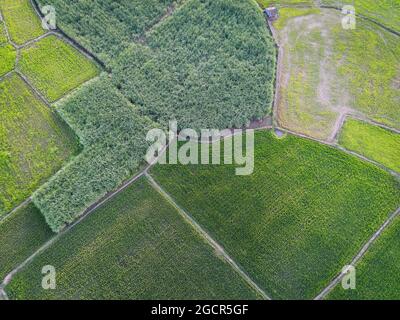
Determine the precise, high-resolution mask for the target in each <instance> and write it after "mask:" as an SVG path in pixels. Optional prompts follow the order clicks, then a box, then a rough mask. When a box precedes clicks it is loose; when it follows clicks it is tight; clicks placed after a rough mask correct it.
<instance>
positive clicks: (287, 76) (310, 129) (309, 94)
mask: <svg viewBox="0 0 400 320" xmlns="http://www.w3.org/2000/svg"><path fill="white" fill-rule="evenodd" d="M313 10H314V9H313ZM281 11H282V12H283V15H284V17H288V16H291V15H294V16H296V15H297V17H293V18H288V19H286V18H285V19H284V20H283V21H284V22H282V20H281V21H279V20H278V21H277V22H276V23H275V24H278V27H279V28H278V35H279V42H280V45H281V46H282V48H283V52H284V54H283V58H282V64H283V65H282V77H281V80H280V84H279V89H278V90H279V93H280V99H279V101H278V120H279V123H280V124H281V125H282V126H284V127H286V128H288V129H291V130H293V131H296V132H300V133H303V134H307V135H309V136H312V137H314V138H318V139H323V140H329V141H333V139H334V137H335V133H336V130H337V125H338V122H339V118H340V115H344V114H349V113H350V114H351V113H360V112H361V113H363V114H364V115H366V116H368V117H369V118H371V119H373V120H375V121H377V122H380V123H384V124H386V125H388V126H392V127H395V128H400V113H399V112H398V105H399V103H400V95H399V70H400V69H399V68H400V62H399V60H398V56H400V46H398V37H397V36H395V35H393V34H391V33H389V32H387V31H386V30H384V29H381V28H380V27H378V26H377V25H375V24H373V23H371V22H367V21H364V20H361V19H359V20H358V24H357V28H356V29H355V30H344V29H343V28H342V26H341V15H340V13H339V12H337V11H335V10H321V13H320V14H311V15H307V16H304V11H303V12H302V10H299V9H282V10H281ZM305 12H307V11H305ZM299 14H301V16H299ZM282 26H283V27H282ZM299 30H301V32H299ZM366 79H368V81H366Z"/></svg>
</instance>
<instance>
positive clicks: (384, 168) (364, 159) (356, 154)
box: [276, 127, 400, 179]
mask: <svg viewBox="0 0 400 320" xmlns="http://www.w3.org/2000/svg"><path fill="white" fill-rule="evenodd" d="M276 129H278V130H280V131H283V132H286V133H289V134H291V135H294V136H297V137H300V138H304V139H308V140H311V141H314V142H318V143H320V144H324V145H326V146H330V147H332V148H335V149H337V150H340V151H343V152H344V153H347V154H349V155H352V156H355V157H357V158H359V159H360V160H363V161H365V162H368V163H371V164H373V165H375V166H377V167H379V168H381V169H382V170H384V171H386V172H388V173H390V174H391V175H392V176H394V177H396V178H397V179H400V173H398V172H396V171H393V170H392V169H389V168H387V167H385V166H384V165H383V164H381V163H379V162H376V161H374V160H371V159H369V158H367V157H365V156H363V155H362V154H359V153H357V152H354V151H351V150H348V149H346V148H344V147H342V146H340V145H338V144H337V143H335V142H329V141H324V140H320V139H317V138H313V137H310V136H308V135H306V134H302V133H298V132H295V131H292V130H290V129H286V128H284V127H277V128H276Z"/></svg>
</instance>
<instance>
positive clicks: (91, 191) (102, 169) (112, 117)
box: [33, 76, 155, 232]
mask: <svg viewBox="0 0 400 320" xmlns="http://www.w3.org/2000/svg"><path fill="white" fill-rule="evenodd" d="M58 112H59V113H60V115H61V116H62V117H63V118H64V119H65V120H66V121H67V123H68V124H69V125H70V126H71V127H72V128H73V130H75V132H76V133H77V134H78V136H79V138H80V141H81V143H82V144H83V146H84V149H83V152H82V153H81V154H80V155H79V156H77V157H76V158H75V159H74V160H73V161H72V162H70V163H69V164H68V165H67V166H66V167H64V168H63V169H62V170H61V171H59V172H58V173H57V174H56V175H55V176H54V177H52V179H50V181H49V182H48V183H46V184H45V185H44V186H42V187H41V188H40V189H39V190H38V191H37V192H36V193H35V194H34V196H33V200H34V203H35V205H36V206H37V207H38V208H39V209H40V211H41V212H42V213H43V215H44V216H45V218H46V221H47V223H48V224H49V225H50V227H51V229H52V230H53V231H55V232H58V231H60V230H62V229H63V228H64V227H65V226H66V225H67V224H69V223H71V222H73V221H74V220H75V219H76V218H77V217H78V216H80V215H81V214H82V213H83V212H84V211H85V209H86V208H88V207H89V206H90V205H91V204H93V203H94V202H96V201H97V200H98V199H100V198H101V197H103V196H104V195H105V194H107V193H108V192H110V191H112V190H114V189H115V188H116V187H118V186H119V185H120V184H121V183H122V182H123V181H124V180H125V179H127V178H129V177H130V176H131V175H132V174H133V173H134V172H135V171H136V170H137V169H138V167H139V166H140V164H141V163H142V162H143V156H144V155H145V153H146V151H147V148H148V144H147V143H146V141H145V136H146V134H147V132H148V130H150V129H151V128H153V127H154V126H155V124H154V123H153V122H152V121H151V120H149V119H148V118H146V117H143V116H141V115H139V113H138V112H137V110H136V109H135V107H134V106H132V105H130V104H129V102H127V101H126V99H124V97H123V96H122V95H121V94H120V93H118V91H117V90H116V89H115V88H114V87H113V86H112V85H111V84H110V82H109V80H108V78H107V77H105V76H102V77H101V78H99V79H97V80H95V81H93V82H91V83H90V84H88V85H87V86H86V87H84V88H82V90H80V91H79V92H77V93H76V94H75V95H74V96H72V97H71V98H69V99H68V100H67V101H65V102H63V103H62V105H60V106H58Z"/></svg>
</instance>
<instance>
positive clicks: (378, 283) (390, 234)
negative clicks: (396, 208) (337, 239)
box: [327, 217, 400, 300]
mask: <svg viewBox="0 0 400 320" xmlns="http://www.w3.org/2000/svg"><path fill="white" fill-rule="evenodd" d="M399 241H400V219H399V217H397V219H396V220H395V221H394V223H393V224H392V225H391V226H390V227H389V228H388V229H387V230H386V231H385V232H384V233H383V234H382V236H381V237H380V238H379V239H378V240H377V241H376V243H374V245H373V246H372V247H371V249H370V250H369V251H368V252H367V254H366V256H365V257H364V258H363V259H362V260H361V262H360V263H359V264H358V265H357V269H356V270H357V271H356V272H357V273H356V276H357V278H356V279H357V280H356V290H343V288H342V287H341V286H340V285H338V286H337V287H336V288H335V289H334V290H333V292H331V293H330V294H329V295H328V297H327V299H335V300H399V299H400V246H399Z"/></svg>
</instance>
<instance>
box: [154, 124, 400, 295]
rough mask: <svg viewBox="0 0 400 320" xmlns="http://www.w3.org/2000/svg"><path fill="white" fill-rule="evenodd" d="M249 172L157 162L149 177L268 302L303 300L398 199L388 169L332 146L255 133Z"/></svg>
mask: <svg viewBox="0 0 400 320" xmlns="http://www.w3.org/2000/svg"><path fill="white" fill-rule="evenodd" d="M255 146H256V149H255V171H254V173H253V174H252V175H249V176H236V175H235V172H234V169H233V166H227V165H224V166H212V165H204V166H201V165H189V166H182V165H158V166H156V167H154V168H153V169H152V171H151V175H152V176H153V177H155V179H156V180H157V181H158V182H159V183H160V184H161V185H162V186H163V188H164V189H165V190H166V191H167V192H168V193H169V194H171V195H172V197H173V198H174V199H175V201H176V202H177V203H178V204H179V205H180V206H181V207H182V208H183V209H184V210H186V211H187V212H188V213H189V214H191V215H192V217H193V218H194V219H195V220H196V221H197V222H198V223H200V224H201V225H202V226H203V227H204V228H205V229H206V230H207V231H208V232H209V233H210V234H211V235H212V236H213V237H214V238H215V239H216V240H217V241H218V242H219V243H220V244H221V245H222V246H223V247H224V248H225V250H226V251H227V252H228V254H229V255H230V256H231V257H232V258H233V259H234V260H235V261H236V262H238V263H239V264H240V265H241V266H242V267H243V269H244V270H245V271H246V272H247V273H248V274H249V275H250V276H251V277H252V279H253V280H255V282H256V283H257V284H258V285H259V286H261V288H263V289H265V291H266V292H267V294H269V295H270V296H271V297H272V298H273V299H288V298H289V299H311V298H314V297H315V296H317V294H318V293H319V292H320V291H321V290H322V289H323V288H324V287H326V286H327V285H328V283H329V282H330V281H331V279H332V278H333V277H334V276H335V275H336V274H337V273H338V272H339V271H340V270H341V269H342V267H343V266H344V265H346V264H348V263H349V262H350V261H351V260H352V258H353V256H354V255H355V254H356V253H357V252H358V251H359V250H360V248H361V247H362V246H363V245H364V243H365V242H366V241H367V240H368V239H369V238H370V237H371V235H372V234H373V233H374V232H375V231H376V230H377V229H378V228H379V226H380V225H381V224H382V223H383V221H384V220H385V219H386V218H387V217H388V216H389V215H390V214H391V213H393V212H394V211H395V210H396V208H397V207H398V206H399V204H400V185H399V183H398V181H396V180H395V178H393V177H392V176H391V175H390V174H388V173H386V172H385V171H383V170H381V169H379V168H377V167H375V166H373V165H371V164H368V163H365V162H362V161H360V160H359V159H358V158H355V157H352V156H349V155H348V154H345V153H343V152H341V151H339V150H337V149H334V148H330V147H327V146H325V145H321V144H318V143H315V142H313V141H310V140H305V139H301V138H298V137H295V136H291V135H288V136H286V137H285V138H281V139H277V138H275V137H274V135H273V134H271V133H270V132H266V131H265V132H261V131H259V132H258V133H256V140H255Z"/></svg>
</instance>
